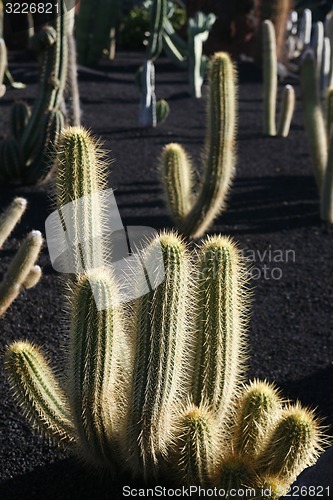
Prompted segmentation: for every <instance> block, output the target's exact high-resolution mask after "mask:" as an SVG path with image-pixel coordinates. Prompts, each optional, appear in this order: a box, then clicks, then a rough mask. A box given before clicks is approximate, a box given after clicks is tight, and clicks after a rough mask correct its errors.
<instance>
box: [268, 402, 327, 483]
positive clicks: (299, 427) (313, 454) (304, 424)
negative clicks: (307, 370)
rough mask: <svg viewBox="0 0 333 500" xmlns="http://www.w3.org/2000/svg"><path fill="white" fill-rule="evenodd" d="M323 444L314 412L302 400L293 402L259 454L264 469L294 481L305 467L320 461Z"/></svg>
mask: <svg viewBox="0 0 333 500" xmlns="http://www.w3.org/2000/svg"><path fill="white" fill-rule="evenodd" d="M321 444H322V443H321V439H320V428H319V426H318V422H317V421H316V419H315V417H314V414H313V412H312V411H310V410H307V409H305V408H302V407H301V406H300V405H299V404H296V405H294V406H289V407H287V408H285V409H284V411H283V413H282V415H281V417H280V419H279V421H278V423H277V425H276V427H275V429H274V431H273V432H272V433H271V436H270V438H269V440H268V442H267V443H266V447H265V449H264V450H263V452H262V455H261V457H260V458H259V464H260V470H261V471H264V472H265V473H266V474H269V475H273V476H277V477H279V478H281V479H283V480H284V481H290V482H291V481H293V480H294V479H295V478H296V476H297V475H298V474H299V473H300V472H301V471H302V470H303V469H304V468H305V467H308V466H310V465H313V464H314V463H315V462H316V460H317V458H318V456H319V451H320V450H321Z"/></svg>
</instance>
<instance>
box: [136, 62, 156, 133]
mask: <svg viewBox="0 0 333 500" xmlns="http://www.w3.org/2000/svg"><path fill="white" fill-rule="evenodd" d="M139 124H140V125H141V126H142V127H156V125H157V118H156V95H155V67H154V63H153V61H152V60H148V61H145V63H144V64H143V67H142V72H141V98H140V111H139Z"/></svg>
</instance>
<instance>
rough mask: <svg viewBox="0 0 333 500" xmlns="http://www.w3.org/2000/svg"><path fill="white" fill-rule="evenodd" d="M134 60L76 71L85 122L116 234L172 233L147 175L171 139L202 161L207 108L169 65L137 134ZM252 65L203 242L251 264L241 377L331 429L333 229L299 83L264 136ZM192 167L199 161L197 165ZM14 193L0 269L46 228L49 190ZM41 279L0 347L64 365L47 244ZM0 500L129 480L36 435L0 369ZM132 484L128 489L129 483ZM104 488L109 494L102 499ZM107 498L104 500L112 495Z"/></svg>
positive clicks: (4, 199) (60, 303) (61, 305)
mask: <svg viewBox="0 0 333 500" xmlns="http://www.w3.org/2000/svg"><path fill="white" fill-rule="evenodd" d="M141 61H142V54H140V53H125V52H123V53H122V52H120V53H118V54H117V57H116V60H115V62H114V63H113V64H112V65H111V64H108V63H105V64H102V65H101V66H100V67H99V68H98V70H90V69H84V68H82V69H81V70H80V73H79V77H80V80H79V81H80V92H81V104H82V112H83V114H82V122H83V125H85V126H87V127H89V128H90V129H91V130H92V131H93V133H94V134H95V135H96V136H100V137H101V138H102V139H103V141H104V143H105V148H106V149H108V150H111V152H110V153H109V155H108V156H109V158H114V159H115V162H114V163H112V164H111V165H110V175H109V185H110V187H112V188H114V189H115V196H116V200H117V203H118V206H119V209H120V213H121V216H122V218H123V223H124V224H125V225H146V226H151V227H154V228H155V229H162V228H171V227H172V221H171V220H170V218H169V216H168V213H167V210H166V208H165V205H164V203H163V195H162V191H161V187H160V182H159V177H158V156H159V154H160V152H161V149H162V147H163V145H164V144H166V143H168V142H180V143H182V144H183V145H184V146H185V147H186V148H187V150H188V151H189V153H190V155H191V156H192V158H193V159H194V160H198V159H199V158H200V154H201V151H202V147H203V140H204V131H205V99H204V98H203V99H201V100H195V99H194V98H192V97H189V95H188V83H187V75H186V73H185V72H181V71H179V70H177V68H175V67H174V66H172V65H171V64H170V63H169V62H168V60H167V59H163V58H160V59H159V60H158V62H157V64H156V78H157V82H156V90H157V94H158V97H160V98H162V97H163V98H165V99H166V100H167V101H168V102H169V104H170V108H171V111H170V115H169V118H168V119H167V121H166V122H165V123H164V124H162V125H161V126H159V127H158V128H156V129H154V130H152V129H149V130H146V129H141V128H139V127H138V103H139V94H138V90H137V88H136V85H135V81H134V77H135V71H136V69H137V67H138V65H139V64H140V63H141ZM11 69H12V70H13V74H14V76H15V77H16V78H17V79H21V80H24V81H26V82H27V83H28V86H27V88H26V89H24V90H21V91H13V90H8V91H7V93H6V95H5V96H4V98H3V99H2V101H1V103H0V106H1V110H2V113H1V118H0V132H1V133H3V132H4V131H6V130H8V128H9V109H10V106H11V104H12V103H13V101H14V100H15V99H18V98H19V99H27V100H28V101H32V100H33V96H34V94H35V93H36V91H37V85H35V84H34V83H33V82H35V81H36V74H37V66H36V64H34V63H32V62H26V61H24V60H18V59H17V58H16V59H15V58H14V60H13V62H12V64H11ZM256 76H257V75H256V72H255V71H254V70H253V69H252V68H251V67H249V66H247V65H246V66H242V67H241V68H240V80H241V83H240V86H239V126H238V147H237V149H238V155H237V157H238V158H237V173H236V178H235V181H234V184H233V187H232V189H231V192H230V197H229V202H228V209H227V210H226V212H225V213H224V214H222V215H221V216H220V217H219V218H218V220H217V221H216V223H215V225H214V227H213V228H212V230H211V232H212V233H217V232H221V233H223V234H228V235H230V236H232V237H233V238H235V239H236V240H237V241H238V242H239V246H240V248H241V249H242V250H243V252H244V255H245V256H247V257H248V258H249V260H250V261H251V262H250V263H251V264H252V265H253V267H254V269H253V276H254V279H252V281H251V286H252V287H253V307H252V313H251V323H250V357H249V361H248V366H249V371H248V375H249V378H254V377H258V378H265V379H267V380H269V381H275V382H276V383H277V385H278V386H280V387H281V388H282V389H283V394H284V396H285V397H287V398H289V397H290V398H292V399H293V400H295V399H300V400H301V401H302V403H304V404H305V405H310V406H311V407H317V408H318V414H319V415H320V416H322V417H326V418H325V420H324V423H325V424H326V425H330V424H332V423H333V391H332V387H333V365H332V362H333V340H332V333H333V314H332V311H333V308H332V298H333V280H332V276H333V245H332V236H333V228H332V227H330V226H328V225H327V224H325V223H323V222H321V221H320V218H319V200H318V195H317V191H316V185H315V180H314V176H313V172H312V165H311V160H310V158H309V154H308V144H307V138H306V136H305V132H304V128H303V120H302V109H301V101H300V96H299V94H300V90H299V86H297V85H296V93H297V109H296V114H295V117H294V119H293V123H292V128H291V132H290V135H289V137H288V138H287V139H281V138H267V137H263V135H262V98H261V93H262V85H261V84H260V83H259V82H258V80H257V78H256ZM198 163H199V162H198ZM15 195H22V196H25V197H26V198H27V199H28V202H29V208H28V210H27V212H26V214H25V215H24V217H23V219H22V222H21V223H20V225H19V226H18V227H17V228H16V229H15V232H14V233H13V236H12V237H11V238H10V239H9V241H8V242H7V243H6V244H5V246H4V248H3V250H2V252H1V261H0V272H1V273H3V272H4V271H5V269H6V266H7V265H8V263H9V262H10V260H11V257H12V255H13V253H14V251H15V249H16V247H17V244H18V241H19V240H20V239H21V238H22V236H23V235H24V234H25V233H27V232H28V230H29V229H40V230H41V231H43V232H44V222H45V219H46V217H47V215H48V214H49V213H50V212H51V211H52V202H51V195H52V187H51V186H50V185H45V186H40V187H22V188H20V187H14V188H2V189H1V190H0V208H4V207H5V206H6V205H7V204H8V203H9V201H10V200H11V199H12V198H13V197H14V196H15ZM40 264H41V266H42V268H43V272H44V277H43V278H42V280H41V282H40V283H39V284H38V286H36V288H34V289H32V290H29V292H28V293H24V294H21V295H20V296H19V298H18V299H17V300H16V301H15V302H14V304H13V305H12V306H11V308H10V310H9V311H8V312H7V313H6V315H5V317H4V318H3V319H2V320H1V335H0V349H1V352H3V350H4V348H5V347H6V345H7V344H9V343H10V342H12V341H14V340H17V339H27V340H30V341H33V342H35V343H36V344H38V345H42V346H43V347H44V348H45V351H47V352H48V353H49V355H50V357H51V358H52V360H54V363H55V366H56V364H57V362H58V361H59V360H60V359H61V358H62V347H63V345H64V344H65V339H66V326H64V318H65V316H66V314H65V312H64V309H65V300H64V296H63V295H64V286H63V280H62V279H61V277H60V276H59V274H57V273H56V272H55V271H54V270H53V269H52V267H51V264H50V261H49V259H48V254H47V249H46V248H44V250H43V253H42V256H41V258H40ZM0 384H1V400H2V404H1V405H0V440H1V441H0V450H1V451H0V454H1V455H0V457H1V458H0V462H1V464H0V481H1V483H0V498H1V499H3V500H5V499H6V500H7V499H14V498H15V499H17V500H18V499H30V498H31V499H37V498H43V499H44V498H48V499H53V498H54V499H58V498H59V499H60V498H61V499H67V498H68V499H72V498H73V499H74V498H80V499H84V498H87V499H88V498H89V499H91V498H94V499H97V498H111V497H112V498H117V497H118V496H119V498H121V497H122V495H121V488H122V485H124V484H131V483H130V480H129V478H127V477H123V478H119V477H118V478H117V481H114V482H112V484H113V486H112V487H111V486H110V482H109V481H108V480H106V479H103V480H102V479H101V480H100V481H98V479H97V476H96V475H94V473H92V472H91V471H89V470H87V469H86V468H84V467H81V466H80V464H79V463H78V462H77V461H76V460H74V459H72V458H68V455H67V453H65V452H62V451H59V449H58V448H56V447H55V446H53V445H52V444H51V443H48V442H47V441H46V440H44V439H42V438H40V437H39V436H36V434H35V433H33V431H32V430H31V429H30V426H29V423H27V422H26V421H25V420H24V418H23V417H22V416H21V413H20V409H19V407H18V406H17V405H16V404H15V403H14V402H13V399H12V395H11V394H10V391H9V387H8V383H7V381H6V379H5V377H4V373H3V366H2V365H1V367H0ZM132 484H133V483H132ZM111 488H112V490H111ZM111 491H113V492H112V495H111Z"/></svg>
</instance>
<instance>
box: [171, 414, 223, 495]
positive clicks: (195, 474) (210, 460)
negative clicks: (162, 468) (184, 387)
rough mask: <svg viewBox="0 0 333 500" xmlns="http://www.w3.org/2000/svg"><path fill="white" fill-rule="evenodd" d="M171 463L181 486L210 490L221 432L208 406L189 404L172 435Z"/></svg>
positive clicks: (214, 473)
mask: <svg viewBox="0 0 333 500" xmlns="http://www.w3.org/2000/svg"><path fill="white" fill-rule="evenodd" d="M172 440H173V442H174V445H173V447H172V448H173V451H172V452H171V454H170V455H171V456H170V459H169V461H170V462H171V464H172V465H173V466H174V468H175V474H176V478H177V479H178V481H179V482H180V483H181V484H185V485H188V486H192V485H193V486H194V485H197V486H201V487H207V486H209V485H211V484H212V483H213V480H214V479H215V476H216V469H217V456H218V444H219V432H218V428H217V425H216V421H215V418H214V415H213V414H212V413H211V412H210V411H209V409H208V408H206V407H205V406H200V407H197V406H195V405H192V404H189V405H188V406H187V407H185V409H184V410H183V411H182V412H181V414H180V416H179V419H178V421H177V424H176V427H175V430H174V435H173V439H172Z"/></svg>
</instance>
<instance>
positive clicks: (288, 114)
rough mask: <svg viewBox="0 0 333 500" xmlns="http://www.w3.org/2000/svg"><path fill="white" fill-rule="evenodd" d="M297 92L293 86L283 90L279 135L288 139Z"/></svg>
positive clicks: (287, 86)
mask: <svg viewBox="0 0 333 500" xmlns="http://www.w3.org/2000/svg"><path fill="white" fill-rule="evenodd" d="M295 100H296V99H295V90H294V87H293V86H292V85H286V86H285V87H284V89H283V94H282V103H281V111H280V117H279V124H278V130H277V135H279V136H280V137H288V135H289V130H290V124H291V120H292V117H293V114H294V110H295Z"/></svg>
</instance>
